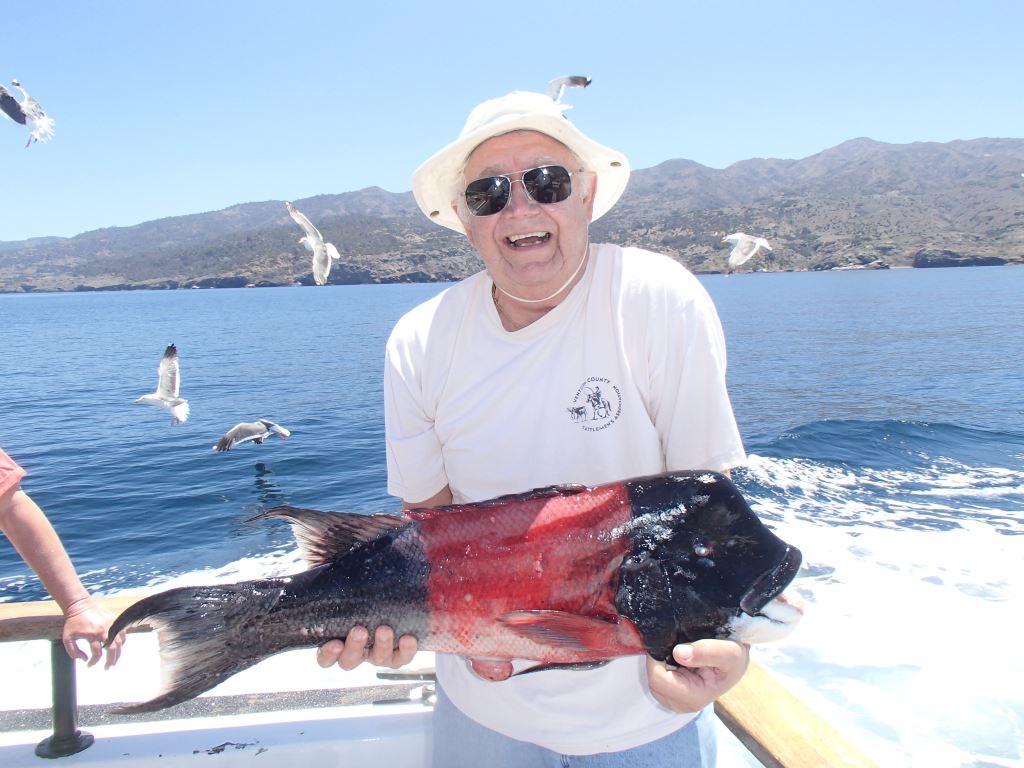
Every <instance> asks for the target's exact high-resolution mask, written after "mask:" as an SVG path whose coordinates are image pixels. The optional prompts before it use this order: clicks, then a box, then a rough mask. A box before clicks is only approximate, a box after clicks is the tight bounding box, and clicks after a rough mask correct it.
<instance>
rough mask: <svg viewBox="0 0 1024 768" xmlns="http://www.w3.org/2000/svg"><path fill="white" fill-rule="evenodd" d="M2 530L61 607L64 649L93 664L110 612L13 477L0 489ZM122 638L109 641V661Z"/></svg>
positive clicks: (113, 661) (109, 662) (110, 619)
mask: <svg viewBox="0 0 1024 768" xmlns="http://www.w3.org/2000/svg"><path fill="white" fill-rule="evenodd" d="M0 530H2V531H3V532H4V534H6V536H7V538H8V539H10V541H11V543H12V544H13V545H14V548H15V549H16V550H17V551H18V554H19V555H21V557H22V559H23V560H24V561H25V562H26V563H27V564H28V566H29V567H30V568H31V569H32V570H33V571H35V572H36V574H37V575H38V576H39V579H40V581H42V582H43V586H44V587H46V590H47V592H49V593H50V595H51V596H52V597H53V599H54V600H55V601H56V602H57V605H59V606H60V609H61V611H62V612H63V613H64V618H65V621H64V632H63V640H64V648H65V649H66V650H67V652H68V655H69V656H71V658H73V659H75V658H77V659H82V660H86V661H88V663H89V666H92V665H93V664H95V663H96V662H97V661H99V658H100V656H101V655H102V654H103V642H104V641H105V640H106V637H107V629H108V628H109V627H110V624H111V623H112V622H113V619H114V617H113V616H111V615H110V613H109V612H108V611H106V610H105V609H103V608H101V607H100V606H99V605H97V603H96V602H95V601H94V600H93V599H92V598H91V597H90V596H89V592H88V591H87V590H86V588H85V587H84V586H82V582H81V581H80V580H79V578H78V574H77V573H76V572H75V567H74V566H73V565H72V564H71V559H70V558H69V557H68V554H67V552H65V551H64V545H63V544H61V541H60V538H59V537H58V536H57V532H56V531H55V530H54V529H53V526H52V525H51V524H50V521H49V520H48V519H47V518H46V515H45V514H43V511H42V510H41V509H40V508H39V506H38V505H37V504H36V503H35V502H34V501H33V500H32V498H31V497H30V496H29V495H28V494H27V493H25V491H23V490H21V487H20V486H19V485H18V484H17V483H15V485H13V486H12V487H11V488H8V489H7V490H6V491H5V492H4V493H2V494H0ZM78 640H85V641H86V642H87V643H88V644H89V647H90V654H89V655H86V654H85V653H84V652H83V651H82V650H81V649H80V648H79V647H78V645H77V641H78ZM123 642H124V634H123V633H122V634H120V635H118V636H117V637H116V638H115V639H114V641H113V642H112V643H111V644H110V645H109V646H108V647H107V663H106V666H107V667H110V666H112V665H114V664H116V663H117V659H118V657H119V656H120V655H121V645H122V644H123Z"/></svg>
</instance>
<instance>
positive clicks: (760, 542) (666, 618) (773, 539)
mask: <svg viewBox="0 0 1024 768" xmlns="http://www.w3.org/2000/svg"><path fill="white" fill-rule="evenodd" d="M626 485H627V488H628V489H629V494H630V501H631V505H632V520H631V521H630V523H629V524H628V526H627V527H628V528H629V537H630V539H631V545H630V553H629V554H628V555H627V556H626V557H625V559H624V560H623V563H622V566H621V567H620V571H619V586H618V590H617V594H616V604H617V606H618V607H619V611H620V613H622V615H624V616H626V617H627V618H629V619H630V620H631V621H633V623H634V624H635V625H636V626H637V629H638V631H639V632H640V634H641V636H642V637H643V639H644V644H645V646H646V647H647V651H648V653H650V654H651V655H652V656H654V657H655V658H659V659H664V658H667V657H669V656H670V654H671V650H672V646H674V645H676V644H677V643H685V642H693V641H695V640H700V639H704V638H733V639H738V640H741V641H742V642H756V641H757V640H758V635H757V634H756V633H755V634H752V633H751V630H750V627H751V626H753V625H752V624H751V623H750V622H737V621H736V620H737V618H738V617H741V616H748V617H759V618H765V616H764V614H763V610H764V609H765V607H766V606H769V605H770V604H773V603H774V602H776V601H778V600H779V599H780V596H781V594H782V592H783V590H785V588H786V587H787V586H788V585H789V583H790V582H791V581H792V580H793V578H794V577H795V576H796V573H797V571H798V570H799V568H800V562H801V554H800V551H799V550H798V549H797V548H795V547H793V546H790V545H789V544H787V543H786V542H784V541H783V540H782V539H780V538H779V537H778V536H776V535H775V533H773V532H772V531H771V530H770V529H769V528H768V527H767V526H766V525H764V523H762V522H761V520H760V519H759V518H758V517H757V515H756V514H755V513H754V511H753V510H752V509H751V508H750V507H749V506H748V504H747V502H746V501H745V500H744V499H743V497H742V496H741V495H740V493H739V491H738V490H737V488H736V486H735V485H734V484H733V483H732V481H731V480H729V478H727V477H725V476H724V475H721V474H717V473H714V472H677V473H671V474H667V475H658V476H654V477H650V478H641V479H638V480H633V481H629V482H627V484H626ZM772 615H775V616H778V615H781V614H778V613H776V614H772ZM785 616H786V618H785V619H784V621H785V622H789V623H790V624H791V625H794V626H795V619H793V618H792V617H791V616H790V614H788V613H787V614H785ZM797 618H798V617H797ZM741 628H742V632H741V631H740V630H741ZM788 629H792V626H789V627H788ZM787 633H788V630H787V631H777V632H775V633H774V634H773V635H772V639H775V638H777V637H780V636H783V635H784V634H787ZM752 638H753V639H752Z"/></svg>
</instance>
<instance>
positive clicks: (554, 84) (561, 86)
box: [548, 75, 590, 103]
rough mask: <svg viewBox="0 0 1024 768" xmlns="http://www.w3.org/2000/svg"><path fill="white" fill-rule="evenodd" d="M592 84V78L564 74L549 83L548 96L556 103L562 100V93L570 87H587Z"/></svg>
mask: <svg viewBox="0 0 1024 768" xmlns="http://www.w3.org/2000/svg"><path fill="white" fill-rule="evenodd" d="M588 85H590V78H589V77H584V76H583V75H564V76H562V77H556V78H555V79H554V80H552V81H551V82H550V83H548V96H550V97H551V98H552V99H553V100H554V101H555V102H556V103H557V102H560V101H561V100H562V94H563V93H565V89H566V88H567V87H568V88H586V87H587V86H588Z"/></svg>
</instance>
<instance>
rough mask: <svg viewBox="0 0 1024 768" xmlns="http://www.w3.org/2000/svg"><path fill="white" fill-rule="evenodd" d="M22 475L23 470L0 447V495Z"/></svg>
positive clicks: (23, 473)
mask: <svg viewBox="0 0 1024 768" xmlns="http://www.w3.org/2000/svg"><path fill="white" fill-rule="evenodd" d="M24 476H25V470H24V469H22V468H21V467H19V466H18V463H17V462H16V461H15V460H14V459H12V458H11V457H10V456H8V455H7V454H6V453H4V451H3V449H2V448H0V495H3V494H5V493H7V492H8V491H9V490H10V489H11V488H13V487H14V486H16V485H17V484H18V483H19V482H21V478H23V477H24Z"/></svg>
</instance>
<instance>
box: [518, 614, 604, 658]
mask: <svg viewBox="0 0 1024 768" xmlns="http://www.w3.org/2000/svg"><path fill="white" fill-rule="evenodd" d="M500 621H501V623H502V624H504V625H505V626H506V627H508V628H509V629H511V630H512V631H513V632H516V633H517V634H520V635H522V636H523V637H525V638H527V639H529V640H532V641H533V642H535V643H540V644H541V645H547V646H551V647H552V648H561V649H569V650H573V651H592V650H595V649H599V648H604V647H605V646H607V645H608V640H609V638H613V637H614V636H615V635H616V628H617V626H618V624H617V623H616V622H614V621H608V620H607V619H601V618H598V617H595V616H581V615H579V614H578V613H568V612H566V611H513V612H511V613H506V614H504V615H503V616H502V617H501V618H500Z"/></svg>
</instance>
